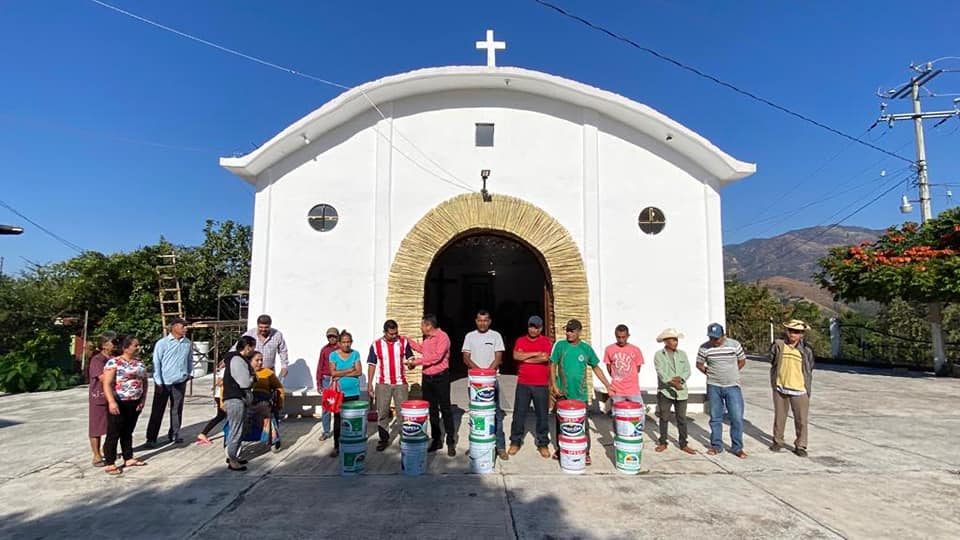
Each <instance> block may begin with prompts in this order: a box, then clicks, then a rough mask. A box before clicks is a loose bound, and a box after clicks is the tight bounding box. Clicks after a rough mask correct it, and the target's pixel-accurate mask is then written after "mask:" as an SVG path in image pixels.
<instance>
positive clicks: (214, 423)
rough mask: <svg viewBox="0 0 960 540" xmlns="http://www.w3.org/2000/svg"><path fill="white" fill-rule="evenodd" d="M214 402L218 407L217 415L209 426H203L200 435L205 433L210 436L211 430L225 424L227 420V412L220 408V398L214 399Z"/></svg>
mask: <svg viewBox="0 0 960 540" xmlns="http://www.w3.org/2000/svg"><path fill="white" fill-rule="evenodd" d="M213 401H214V402H215V404H216V406H217V415H216V416H214V417H213V418H211V419H210V421H209V422H207V425H205V426H203V431H201V432H200V433H203V434H204V435H209V434H210V430H212V429H213V428H215V427H217V424H219V423H220V422H223V421H224V420H225V419H226V418H227V411H225V410H223V409H221V408H220V398H214V399H213Z"/></svg>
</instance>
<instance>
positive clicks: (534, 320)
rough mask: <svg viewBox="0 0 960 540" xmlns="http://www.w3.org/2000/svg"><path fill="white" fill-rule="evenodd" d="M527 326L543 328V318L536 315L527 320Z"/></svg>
mask: <svg viewBox="0 0 960 540" xmlns="http://www.w3.org/2000/svg"><path fill="white" fill-rule="evenodd" d="M527 326H536V327H537V328H543V319H541V318H540V317H539V316H538V315H534V316H532V317H530V318H529V319H528V320H527Z"/></svg>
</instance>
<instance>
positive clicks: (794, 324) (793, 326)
mask: <svg viewBox="0 0 960 540" xmlns="http://www.w3.org/2000/svg"><path fill="white" fill-rule="evenodd" d="M783 327H784V328H786V329H787V330H800V331H801V332H806V331H807V330H809V329H810V326H809V325H808V324H807V323H805V322H803V321H801V320H800V319H790V321H788V322H785V323H783Z"/></svg>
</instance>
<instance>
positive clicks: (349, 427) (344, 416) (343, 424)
mask: <svg viewBox="0 0 960 540" xmlns="http://www.w3.org/2000/svg"><path fill="white" fill-rule="evenodd" d="M368 405H369V403H367V402H366V401H344V402H343V405H341V406H340V440H341V441H366V440H367V407H368Z"/></svg>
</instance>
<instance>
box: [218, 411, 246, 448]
mask: <svg viewBox="0 0 960 540" xmlns="http://www.w3.org/2000/svg"><path fill="white" fill-rule="evenodd" d="M223 407H224V408H225V409H226V410H227V424H228V425H229V426H230V436H229V437H228V438H227V459H233V460H236V459H237V458H238V457H239V456H240V442H241V441H243V421H244V419H245V418H246V416H247V407H246V405H244V404H243V400H242V399H238V398H233V399H228V400H226V401H224V402H223Z"/></svg>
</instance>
